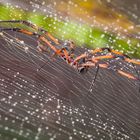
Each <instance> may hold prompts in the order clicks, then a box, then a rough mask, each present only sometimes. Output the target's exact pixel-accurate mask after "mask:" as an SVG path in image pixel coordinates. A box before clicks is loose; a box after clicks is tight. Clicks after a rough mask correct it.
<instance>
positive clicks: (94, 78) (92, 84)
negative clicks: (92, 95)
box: [89, 64, 99, 92]
mask: <svg viewBox="0 0 140 140" xmlns="http://www.w3.org/2000/svg"><path fill="white" fill-rule="evenodd" d="M98 72H99V65H98V64H97V65H96V73H95V75H94V77H93V80H92V82H91V85H90V88H89V92H92V87H93V86H94V84H95V82H96V79H97V75H98Z"/></svg>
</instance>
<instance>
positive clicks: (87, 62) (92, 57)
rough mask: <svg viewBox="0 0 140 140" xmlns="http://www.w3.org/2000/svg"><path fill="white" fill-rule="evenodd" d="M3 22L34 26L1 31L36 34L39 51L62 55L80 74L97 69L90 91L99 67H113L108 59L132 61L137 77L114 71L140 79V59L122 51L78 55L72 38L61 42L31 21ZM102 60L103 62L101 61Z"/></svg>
mask: <svg viewBox="0 0 140 140" xmlns="http://www.w3.org/2000/svg"><path fill="white" fill-rule="evenodd" d="M1 23H13V24H14V23H19V24H23V25H26V26H27V27H30V28H32V29H33V30H35V31H34V32H32V31H29V30H26V29H21V28H1V29H0V31H1V32H3V31H13V32H19V33H23V34H26V35H28V36H35V37H36V38H37V43H38V46H37V50H38V51H39V52H41V53H49V52H48V51H47V50H48V49H49V50H50V51H51V52H52V55H51V57H54V56H57V57H60V58H61V59H62V60H63V61H65V62H66V63H67V64H68V65H70V66H71V67H73V68H74V69H76V70H77V71H78V72H79V73H80V74H84V73H86V72H87V71H88V70H89V69H90V68H92V67H94V68H95V69H96V72H95V76H94V77H93V80H92V82H91V85H90V89H89V91H90V92H92V88H93V86H94V84H95V81H96V79H97V75H98V72H99V69H100V68H105V69H109V68H110V67H111V65H110V64H109V63H108V62H107V61H106V60H111V59H114V60H116V61H117V59H120V60H122V61H124V62H126V63H131V64H132V66H133V69H134V70H135V72H136V75H137V77H136V76H135V75H133V74H131V73H128V72H125V71H123V70H121V69H115V70H114V71H116V72H117V73H119V74H120V75H122V76H124V77H127V78H129V79H133V80H138V81H140V78H139V72H138V70H137V67H136V65H138V66H140V61H138V60H135V59H131V58H130V57H129V56H127V55H125V54H123V53H122V52H119V51H116V50H114V49H110V48H100V49H94V50H89V51H86V52H85V53H83V54H81V55H78V56H77V55H76V54H75V51H74V50H75V48H76V46H75V44H74V42H72V41H70V40H68V41H63V42H62V41H61V42H59V40H58V39H56V38H55V37H53V36H52V35H51V34H50V33H49V32H48V31H46V30H44V29H42V28H40V27H38V26H36V25H35V24H33V23H31V22H29V21H24V20H7V21H0V24H1ZM101 53H102V54H101ZM102 61H103V63H101V62H102ZM46 64H47V61H46V62H45V63H44V64H43V65H42V66H41V67H40V68H39V69H37V71H40V70H41V69H42V68H43V67H44V66H45V65H46ZM139 92H140V87H139Z"/></svg>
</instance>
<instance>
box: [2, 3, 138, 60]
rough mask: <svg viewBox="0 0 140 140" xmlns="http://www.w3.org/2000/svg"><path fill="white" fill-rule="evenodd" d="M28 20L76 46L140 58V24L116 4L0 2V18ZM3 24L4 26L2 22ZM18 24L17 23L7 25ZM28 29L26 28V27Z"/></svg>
mask: <svg viewBox="0 0 140 140" xmlns="http://www.w3.org/2000/svg"><path fill="white" fill-rule="evenodd" d="M12 19H14V20H15V19H16V20H19V19H22V20H29V21H31V22H33V23H35V24H37V25H38V26H39V27H42V28H44V29H46V30H47V31H49V32H51V33H52V34H53V35H54V36H55V37H57V38H59V39H62V40H66V39H71V40H73V41H74V42H75V43H76V45H77V46H80V47H88V48H100V47H110V48H114V49H116V50H119V51H122V52H124V53H125V54H127V55H129V56H130V57H133V58H140V40H139V34H138V33H139V31H140V29H139V27H138V26H137V25H136V24H135V23H134V22H133V20H132V19H130V18H129V16H128V15H127V14H125V12H122V11H120V10H117V8H115V10H114V7H113V4H112V5H111V4H110V3H107V2H106V3H105V2H101V1H100V2H99V1H96V0H94V1H93V0H83V1H80V0H79V1H76V0H72V1H66V0H63V1H56V0H52V1H49V0H46V1H39V2H37V1H30V2H28V1H26V0H24V1H22V2H21V1H16V0H13V1H10V2H9V3H4V2H1V3H0V20H12ZM0 26H5V25H3V24H0ZM7 26H15V25H12V24H10V25H7ZM26 28H27V27H26Z"/></svg>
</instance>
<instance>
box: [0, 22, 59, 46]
mask: <svg viewBox="0 0 140 140" xmlns="http://www.w3.org/2000/svg"><path fill="white" fill-rule="evenodd" d="M0 23H19V24H23V25H26V26H28V27H31V28H32V29H35V30H37V31H39V32H42V33H43V34H45V35H47V36H48V37H49V38H50V39H51V40H52V41H54V42H55V43H56V44H57V45H58V44H59V42H58V40H57V39H56V38H54V37H53V36H52V35H51V34H50V33H49V32H47V31H46V30H44V29H42V28H40V27H38V26H36V25H35V24H33V23H31V22H29V21H26V20H3V21H0Z"/></svg>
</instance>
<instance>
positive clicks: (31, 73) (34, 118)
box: [0, 25, 140, 140]
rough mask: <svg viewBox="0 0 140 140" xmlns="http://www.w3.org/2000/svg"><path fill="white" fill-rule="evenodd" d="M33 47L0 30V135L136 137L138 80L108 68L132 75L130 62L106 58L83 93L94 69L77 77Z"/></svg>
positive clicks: (69, 139) (139, 131) (74, 139)
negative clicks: (106, 64)
mask: <svg viewBox="0 0 140 140" xmlns="http://www.w3.org/2000/svg"><path fill="white" fill-rule="evenodd" d="M10 26H11V25H10ZM37 45H38V44H37V40H36V38H34V37H30V36H27V35H23V34H21V33H14V32H12V31H9V32H3V33H0V47H1V51H0V139H2V140H9V139H10V140H11V139H12V140H22V139H23V140H26V139H27V140H47V139H49V140H55V139H56V140H81V139H85V140H86V139H87V140H97V139H100V140H109V139H110V140H111V139H112V140H115V139H116V140H119V139H121V140H122V139H124V140H128V139H131V140H132V139H134V140H137V139H140V125H139V124H140V117H139V116H140V109H139V106H140V93H139V91H138V90H139V81H138V80H130V79H128V78H126V77H123V76H121V75H119V74H118V73H117V72H115V71H114V67H116V68H117V69H123V70H125V71H127V72H130V73H132V74H134V75H136V71H135V69H134V67H133V66H132V64H128V63H127V62H124V61H122V60H107V61H108V63H110V65H111V68H110V69H102V68H100V69H99V73H98V75H97V79H96V82H95V85H94V86H93V90H92V92H89V88H90V85H91V81H92V79H93V77H94V75H95V72H96V70H95V68H92V69H90V70H89V71H88V73H86V74H84V75H80V74H79V73H77V71H76V70H74V69H73V68H72V67H71V66H69V65H68V64H67V63H65V61H63V60H62V59H61V58H59V57H54V58H51V56H50V55H49V53H39V52H38V51H37V49H36V47H37ZM85 51H86V49H84V48H81V49H80V48H77V49H76V54H77V55H78V54H81V53H83V52H85ZM107 61H106V62H107ZM44 63H46V65H45V66H44V67H42V68H41V69H40V71H37V69H39V68H40V67H41V66H42V65H44ZM136 69H137V70H139V67H138V66H137V67H136Z"/></svg>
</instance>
